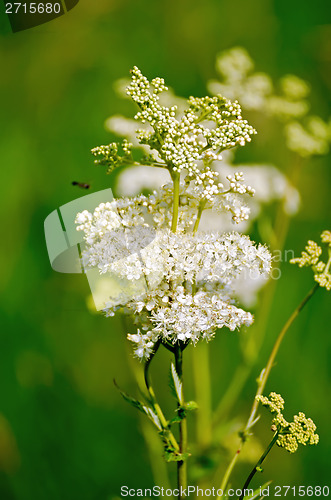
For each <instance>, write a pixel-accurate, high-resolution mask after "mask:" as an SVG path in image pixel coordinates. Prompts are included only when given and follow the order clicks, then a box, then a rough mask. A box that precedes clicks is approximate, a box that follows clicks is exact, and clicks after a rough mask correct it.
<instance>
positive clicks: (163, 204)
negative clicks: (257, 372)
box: [76, 188, 271, 358]
mask: <svg viewBox="0 0 331 500" xmlns="http://www.w3.org/2000/svg"><path fill="white" fill-rule="evenodd" d="M168 189H169V194H170V188H168ZM167 196H168V191H167V189H165V190H164V191H163V196H162V195H159V197H157V196H156V194H154V195H151V196H150V197H145V196H139V197H136V198H133V199H118V200H113V201H112V202H111V203H103V204H101V205H100V206H99V207H97V208H96V209H95V211H94V213H93V214H92V213H90V212H88V211H84V212H82V213H79V214H78V215H77V218H76V223H77V224H78V226H77V229H78V230H82V231H84V233H85V242H86V248H85V250H84V251H83V256H82V258H83V262H84V265H85V266H86V267H97V268H98V269H99V271H100V273H107V272H108V273H111V274H112V275H113V276H116V277H117V278H118V279H120V280H122V281H123V282H126V283H128V293H127V294H126V295H125V294H124V295H123V294H122V296H121V301H120V303H119V302H118V301H116V302H115V303H111V302H110V303H109V304H107V305H106V308H105V312H106V314H107V315H113V314H114V312H115V310H116V309H118V307H119V306H121V307H123V308H125V310H126V311H127V312H128V313H130V314H133V315H135V316H136V319H137V322H138V323H139V325H140V328H141V330H142V331H143V333H140V331H139V332H138V333H137V334H135V335H131V336H129V339H130V340H131V341H132V342H134V343H135V344H136V349H135V352H136V355H137V356H138V357H140V358H148V356H149V355H150V353H151V352H152V350H153V346H154V345H155V342H156V341H157V340H158V339H161V341H162V342H166V343H169V344H171V345H173V344H174V343H175V342H177V341H182V342H193V343H195V342H197V341H198V340H199V339H200V338H203V339H207V340H209V339H210V338H212V336H213V335H214V333H215V331H216V329H217V328H222V327H224V326H226V327H227V328H229V329H230V330H234V329H236V328H239V327H240V326H242V325H249V324H251V323H252V321H253V318H252V316H251V314H250V313H247V312H245V311H243V310H242V309H240V308H238V307H236V306H235V305H234V303H233V301H234V298H233V296H232V295H233V294H232V292H231V284H232V283H233V282H234V281H235V280H236V279H237V278H238V277H239V276H241V275H242V274H244V273H246V274H247V275H249V274H250V273H252V274H253V275H254V276H266V275H267V274H268V272H269V271H270V267H271V256H270V253H269V251H268V250H267V248H266V247H264V246H262V245H258V246H255V245H254V244H253V242H252V241H251V240H250V239H249V237H248V236H244V235H241V234H239V233H235V232H233V233H228V234H219V233H197V234H195V235H194V234H193V233H192V232H188V231H187V230H186V229H187V227H190V226H188V225H187V217H188V212H189V210H190V209H189V208H187V207H186V208H187V209H186V211H184V214H185V215H184V214H182V219H181V220H182V226H181V228H180V230H179V231H178V232H176V233H173V232H171V231H170V230H169V229H168V227H167V226H168V224H167V223H166V221H167V218H166V217H164V218H163V220H162V218H160V215H161V214H162V211H163V209H165V212H169V206H168V203H169V200H168V201H167ZM183 197H184V196H183ZM186 198H187V199H189V196H188V195H187V194H186ZM196 203H197V201H196ZM151 217H152V218H151ZM153 217H154V220H153ZM155 219H156V221H155ZM148 220H149V221H150V224H148V223H147V221H148ZM185 221H186V223H185ZM138 282H139V283H142V284H143V286H142V287H140V288H139V287H138V290H140V292H139V293H136V294H133V293H132V292H131V290H132V288H130V283H138ZM114 304H116V305H114Z"/></svg>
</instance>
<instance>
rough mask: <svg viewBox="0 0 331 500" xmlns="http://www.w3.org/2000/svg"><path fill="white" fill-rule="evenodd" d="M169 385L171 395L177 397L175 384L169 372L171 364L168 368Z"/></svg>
mask: <svg viewBox="0 0 331 500" xmlns="http://www.w3.org/2000/svg"><path fill="white" fill-rule="evenodd" d="M168 385H169V387H170V392H171V394H172V395H173V397H174V398H176V399H177V393H176V389H175V384H174V379H173V378H172V373H171V366H170V368H169V384H168Z"/></svg>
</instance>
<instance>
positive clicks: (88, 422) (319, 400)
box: [0, 0, 331, 500]
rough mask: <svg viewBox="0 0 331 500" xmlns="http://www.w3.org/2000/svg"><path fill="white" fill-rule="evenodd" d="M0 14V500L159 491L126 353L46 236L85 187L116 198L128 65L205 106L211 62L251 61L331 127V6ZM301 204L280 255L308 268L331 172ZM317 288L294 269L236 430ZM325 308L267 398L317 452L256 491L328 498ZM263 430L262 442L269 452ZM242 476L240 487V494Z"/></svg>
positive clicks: (229, 348)
mask: <svg viewBox="0 0 331 500" xmlns="http://www.w3.org/2000/svg"><path fill="white" fill-rule="evenodd" d="M1 9H2V12H1V23H2V35H1V38H0V40H1V46H0V64H1V73H0V89H1V117H0V120H1V122H0V123H1V134H0V144H1V149H0V151H1V155H0V158H1V187H2V189H1V197H0V202H1V215H2V224H1V226H2V237H1V247H0V248H1V252H2V258H1V292H2V299H1V303H0V311H1V336H0V339H1V352H0V374H1V375H0V380H1V384H0V387H1V398H0V479H1V484H0V499H1V500H12V499H13V500H14V499H15V500H60V499H61V500H67V499H68V500H69V499H70V500H76V499H77V500H78V499H79V500H92V499H93V500H103V499H105V500H109V499H110V498H113V497H116V496H117V497H118V496H119V493H120V486H121V485H123V484H127V485H129V486H130V487H150V486H151V485H152V484H153V479H152V474H151V468H150V464H149V460H148V455H147V452H146V448H145V444H144V441H143V438H142V434H141V431H140V426H139V422H138V417H137V414H136V413H135V411H134V410H133V409H132V408H131V407H129V406H127V405H126V403H125V402H124V401H123V400H122V399H121V398H120V396H119V394H118V392H117V391H116V389H115V388H114V386H113V382H112V380H113V378H114V377H116V379H117V380H118V382H119V383H120V385H121V386H122V387H125V388H126V389H127V390H128V392H131V393H134V392H135V382H134V380H133V376H132V373H131V371H130V368H129V363H128V354H127V346H126V342H125V338H124V334H123V333H122V325H121V323H120V321H119V320H118V319H106V318H104V317H103V316H101V315H97V314H93V313H92V312H91V311H90V310H89V309H88V307H87V304H86V298H87V297H88V295H89V288H88V285H87V282H86V280H85V278H84V276H82V275H64V274H57V273H55V272H54V271H53V270H52V269H51V267H50V263H49V260H48V256H47V251H46V246H45V240H44V233H43V221H44V219H45V218H46V216H47V215H48V214H49V213H50V212H51V211H53V210H54V209H55V208H57V207H59V206H61V205H63V204H65V203H67V202H69V201H71V200H72V199H74V198H76V197H78V196H82V195H84V194H86V193H85V192H82V191H80V190H79V189H78V188H75V187H73V186H72V185H71V182H72V181H73V180H78V181H83V182H91V185H92V189H93V191H97V190H98V189H103V188H106V187H112V178H110V177H106V176H105V175H104V172H103V171H101V170H98V169H97V168H96V167H94V166H93V163H92V160H91V157H90V153H89V150H90V149H91V148H92V147H94V146H96V145H99V144H102V143H107V142H109V141H110V135H109V134H108V133H107V132H106V131H105V129H104V127H103V123H104V120H105V119H106V118H107V117H108V116H110V115H111V114H114V113H128V112H130V113H131V111H132V108H131V107H130V106H129V104H128V103H127V102H125V101H121V100H119V99H118V97H117V96H116V94H115V92H114V90H113V83H114V81H115V80H116V79H118V78H122V77H127V75H128V71H129V68H131V67H132V66H133V65H138V66H139V67H140V68H141V69H142V70H143V72H144V73H145V74H146V75H147V76H149V77H153V76H156V75H160V76H164V78H165V79H166V82H167V83H169V85H170V86H171V87H173V88H174V89H175V90H176V93H177V94H179V95H183V96H189V95H204V94H205V92H206V89H205V82H206V81H207V80H208V79H209V78H212V77H215V70H214V61H215V56H216V54H217V53H218V52H219V51H221V50H223V49H226V48H230V47H232V46H235V45H242V46H244V47H246V48H247V50H248V51H249V52H250V54H251V55H252V57H253V59H254V60H255V61H256V65H257V69H258V70H260V71H266V72H268V73H270V74H271V75H272V76H273V77H274V78H278V77H280V76H282V75H283V74H286V73H289V72H291V73H295V74H297V75H298V76H300V77H302V78H304V79H306V80H307V81H308V82H310V84H311V86H312V89H313V91H312V106H313V110H314V111H315V112H316V113H319V114H320V115H321V116H322V117H323V118H327V117H328V116H330V111H331V109H330V104H331V103H330V92H331V13H330V9H329V5H328V2H327V0H315V2H313V3H311V2H302V1H299V0H292V1H291V2H288V1H287V0H274V1H272V0H251V1H249V2H247V1H246V0H237V1H236V2H234V1H233V0H205V1H204V2H198V1H196V0H191V1H188V0H179V1H175V0H169V1H167V2H161V1H155V0H154V1H152V0H150V1H145V0H142V1H140V2H133V1H129V0H98V1H97V2H96V1H92V0H80V2H79V4H78V6H77V7H75V8H74V9H73V10H72V11H71V12H70V13H68V14H66V15H65V16H63V17H61V18H59V19H57V20H55V21H53V22H51V23H48V24H45V25H42V26H40V27H37V28H34V29H31V30H27V31H24V32H20V33H16V34H12V33H10V30H9V27H8V23H7V20H6V18H5V15H4V13H3V5H1ZM328 9H329V10H328ZM259 134H260V135H261V136H262V134H263V130H259ZM281 149H282V145H281V144H280V145H279V148H278V145H277V144H276V146H275V145H274V146H273V149H270V150H268V155H267V157H266V156H265V151H264V152H263V155H262V154H261V158H259V157H257V160H259V161H262V160H268V161H269V162H274V163H275V164H276V165H278V166H279V167H280V168H282V167H283V158H282V157H280V156H279V150H281ZM255 152H256V154H257V156H258V154H259V152H258V149H256V151H255ZM245 154H247V155H248V157H247V158H248V159H249V154H250V153H249V150H248V152H247V153H243V156H242V158H245ZM262 156H263V158H262ZM299 190H300V192H301V195H302V207H301V210H300V213H299V214H298V215H297V216H296V217H295V219H294V220H293V221H292V223H291V226H290V231H289V236H288V238H287V241H286V248H292V249H294V250H295V252H296V253H298V252H299V251H300V250H301V249H302V248H303V246H304V244H305V242H306V241H307V239H308V238H312V239H317V238H318V235H319V233H320V232H321V230H323V229H326V228H329V229H331V228H330V212H331V211H330V208H331V203H330V199H331V172H330V156H327V157H323V158H317V159H313V160H312V161H311V162H310V163H309V164H308V165H307V166H306V167H305V168H304V169H302V172H301V173H300V179H299ZM311 285H312V277H311V275H310V273H309V272H308V271H300V270H298V269H297V268H294V267H293V266H292V267H291V266H290V265H289V264H288V263H284V265H283V266H282V279H281V280H279V282H278V284H277V292H276V296H275V300H274V303H273V309H272V315H271V317H270V320H269V324H268V329H267V336H266V340H265V343H264V346H263V349H262V353H261V358H260V360H259V364H258V366H257V367H256V368H255V369H254V371H253V374H252V377H251V379H250V382H249V383H247V385H246V386H245V390H244V392H243V395H242V397H241V399H240V401H239V402H238V403H237V404H236V405H235V406H234V408H233V410H232V415H231V416H232V417H234V416H236V415H237V414H239V416H240V418H241V419H242V422H243V421H244V419H245V416H247V412H248V411H249V408H250V404H251V401H252V397H253V394H254V390H255V385H254V378H255V377H256V376H257V375H258V372H259V369H261V367H262V366H263V363H265V360H266V356H267V355H268V353H269V352H270V349H271V347H272V345H273V341H274V339H275V336H276V335H277V332H278V331H279V329H280V327H281V326H282V324H283V323H284V321H285V320H286V319H287V317H288V315H289V314H290V313H291V312H292V310H293V309H294V307H296V305H297V304H298V302H299V301H300V300H301V298H302V297H303V296H304V294H305V293H306V292H307V291H308V290H309V289H310V287H311ZM330 299H331V297H330V294H329V296H328V294H327V293H326V292H325V291H324V290H323V291H320V292H319V294H318V295H316V296H315V297H314V299H313V300H312V301H311V303H310V304H309V306H308V307H307V308H306V309H305V310H304V311H303V312H302V314H301V316H300V317H299V319H298V320H297V321H296V323H295V324H294V325H293V327H292V329H291V331H290V333H289V335H288V337H287V338H286V340H285V342H284V344H283V346H282V349H281V351H280V353H279V356H278V360H277V365H276V367H275V368H274V370H273V372H272V374H271V377H270V380H269V382H268V387H267V388H268V390H275V391H276V392H280V393H281V394H283V395H284V397H285V399H286V402H287V410H288V415H293V413H295V412H297V411H299V410H302V411H305V412H306V413H307V414H308V415H309V416H312V417H313V419H314V420H315V422H316V423H317V425H318V432H319V434H320V444H319V445H318V446H317V447H311V448H307V449H306V448H302V449H300V451H299V452H298V453H297V454H296V455H295V456H290V455H289V454H286V453H285V452H284V451H283V450H279V449H275V450H274V451H273V453H272V456H271V457H270V459H269V460H268V462H266V466H265V473H264V477H263V478H262V479H260V478H259V479H258V481H260V482H261V481H263V480H267V479H269V478H274V483H275V484H280V485H282V484H287V485H291V486H293V485H300V484H302V485H306V486H307V485H309V484H312V485H318V484H320V485H324V484H328V483H329V470H330V463H329V456H330V430H329V428H330V427H329V426H330V424H329V421H330V411H331V408H330V403H329V399H330V364H329V358H330V340H329V338H330V330H331V328H330V324H331V317H330V304H331V302H330ZM256 314H259V312H258V309H257V313H256ZM238 335H241V334H240V333H239V334H235V335H233V334H228V333H223V332H222V333H221V334H219V335H218V336H217V338H216V339H215V340H214V341H213V343H212V345H210V347H211V362H212V368H211V369H212V375H213V383H214V393H215V403H216V399H217V396H218V397H219V396H220V395H221V393H222V392H223V391H224V390H225V388H226V386H227V384H228V383H229V380H230V378H231V374H232V373H233V371H234V369H235V366H236V364H237V363H238V362H239V350H238ZM247 335H249V332H247ZM187 353H188V354H187V360H188V361H187V364H188V367H187V375H186V382H187V392H188V394H190V393H192V383H191V375H192V374H191V371H190V357H191V354H192V353H191V351H190V350H189V349H188V350H187ZM167 371H168V357H167V356H166V355H163V356H161V359H160V364H159V365H158V367H156V368H155V367H154V369H153V375H154V378H155V381H156V388H157V389H158V391H159V392H160V394H161V396H160V400H161V402H162V404H163V405H164V406H165V407H166V408H167V407H169V408H170V402H169V401H170V398H169V397H168V395H167V391H166V378H167ZM192 395H193V394H192ZM171 403H172V402H171ZM246 418H247V417H246ZM268 422H269V421H268V419H265V420H264V423H265V426H264V427H263V425H261V426H260V427H259V428H258V429H257V433H258V435H259V436H260V438H261V440H262V441H263V442H266V441H267V439H268V433H269V431H268V429H267V426H268ZM170 469H171V471H172V473H173V466H170ZM248 470H249V466H248V465H247V464H244V465H242V467H241V468H239V469H238V474H237V475H235V476H234V482H235V485H236V486H237V487H239V486H241V485H242V479H241V478H242V477H243V476H242V474H245V473H246V472H248ZM257 484H260V483H257ZM288 497H290V498H291V496H290V494H289V495H288Z"/></svg>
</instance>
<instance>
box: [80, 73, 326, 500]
mask: <svg viewBox="0 0 331 500" xmlns="http://www.w3.org/2000/svg"><path fill="white" fill-rule="evenodd" d="M166 92H167V87H166V86H165V82H164V80H163V79H162V78H154V79H153V80H152V81H151V82H149V80H148V79H147V78H146V77H145V76H143V74H142V73H141V71H140V70H139V69H138V68H137V67H135V68H134V69H133V70H132V72H131V82H130V84H129V86H128V87H127V94H128V96H129V97H130V98H131V99H132V100H133V101H134V102H135V103H136V105H137V107H138V112H137V114H136V115H135V120H136V121H137V123H139V124H140V128H138V129H137V131H136V140H135V142H136V144H138V146H139V147H138V148H136V147H134V146H133V143H132V142H129V141H128V140H127V139H124V140H123V141H122V142H121V143H115V142H114V143H112V144H109V145H106V146H99V147H96V148H94V149H93V150H92V154H93V155H94V157H95V164H96V165H100V166H104V167H106V169H107V173H111V172H112V171H113V170H114V169H115V168H117V167H123V166H129V167H133V166H134V167H137V166H138V167H139V166H148V167H149V168H150V169H153V168H158V169H160V168H161V169H163V170H164V172H165V173H166V176H167V179H166V182H165V183H164V185H163V186H162V187H161V188H160V189H159V190H157V191H153V192H152V193H151V194H149V195H143V194H140V195H137V196H134V197H131V198H125V197H123V198H118V199H114V200H112V201H111V202H106V203H102V204H100V205H99V206H98V207H96V208H95V210H94V211H93V212H89V211H87V210H85V211H83V212H81V213H79V214H77V217H76V224H77V230H78V231H83V232H84V240H85V247H84V250H83V252H82V260H83V264H84V267H85V268H96V269H98V271H99V272H100V274H105V275H110V276H111V277H112V279H113V280H115V281H116V282H117V283H118V284H119V286H118V287H116V290H115V289H114V290H111V289H110V290H109V300H108V301H107V302H106V303H105V307H104V313H105V315H106V316H113V315H114V314H116V313H120V314H125V315H127V316H130V318H131V319H132V321H133V323H134V325H135V331H134V332H131V333H128V334H127V338H128V340H129V341H130V343H131V345H132V348H133V353H134V355H135V356H136V357H137V358H138V359H139V360H140V361H141V362H142V363H143V366H144V381H145V386H146V387H145V393H146V395H145V399H144V400H143V401H140V400H138V399H136V398H133V397H131V396H129V395H128V394H127V393H125V392H124V391H122V390H121V389H120V392H121V394H122V396H123V397H124V399H126V400H127V401H128V402H129V403H130V404H132V405H133V406H135V407H136V408H137V409H138V410H140V411H141V412H142V413H144V414H145V415H146V416H147V417H148V418H149V419H150V420H151V421H152V423H153V424H154V426H155V427H156V430H157V432H158V434H159V436H160V438H161V442H162V444H163V450H164V458H165V459H166V461H168V462H177V478H178V486H179V487H182V488H184V489H185V488H186V485H187V462H188V461H189V457H190V446H189V442H188V435H187V416H188V413H189V412H190V411H192V410H197V411H200V410H199V409H197V404H196V403H195V402H194V401H186V400H185V391H184V386H183V352H184V350H185V349H186V347H187V346H188V345H189V344H193V345H194V349H199V348H200V345H199V344H201V342H209V341H211V340H212V339H213V337H214V336H215V335H216V334H217V335H219V334H221V333H222V332H223V329H225V330H226V331H228V330H230V331H235V330H240V329H241V328H246V327H248V326H250V325H252V323H253V321H254V318H253V316H252V314H251V313H250V312H248V311H246V310H244V309H242V308H240V307H239V306H238V303H237V301H236V286H235V285H236V283H237V281H238V279H240V278H243V279H245V278H247V277H249V276H250V274H253V275H254V276H255V277H257V278H266V277H268V275H269V274H270V271H271V263H272V257H271V254H270V252H269V250H268V248H267V247H266V246H265V245H262V244H255V243H254V242H253V241H252V240H251V239H250V238H249V237H248V236H247V235H244V234H241V233H240V232H238V231H234V230H232V231H230V232H217V231H211V232H209V231H202V230H201V228H200V227H199V226H200V222H201V218H202V215H203V213H205V212H206V211H212V212H214V213H217V214H222V215H223V216H224V214H225V215H226V216H227V217H228V218H229V219H230V220H231V221H232V224H233V227H234V228H235V227H236V225H238V224H240V223H242V221H245V220H247V219H248V217H249V214H250V209H249V207H248V205H247V203H246V201H247V199H249V198H250V197H252V196H254V193H255V191H254V188H253V187H252V186H250V185H248V184H247V183H246V182H245V179H244V176H243V173H242V172H234V173H233V174H229V173H228V174H227V175H225V176H222V170H221V169H219V171H216V170H215V169H214V163H215V162H218V163H219V162H221V160H222V153H223V152H225V151H227V150H229V149H231V148H234V147H236V146H245V144H246V143H248V142H250V141H251V138H252V136H254V134H255V133H256V131H255V129H254V128H253V127H252V126H251V125H250V124H249V123H248V122H247V120H245V119H244V118H243V117H242V112H241V107H240V105H239V103H238V102H237V101H231V100H229V99H227V98H225V97H223V96H222V95H221V94H217V95H215V96H213V97H202V98H201V97H199V98H194V97H190V98H189V99H188V100H187V102H186V107H184V106H182V105H181V106H179V107H177V106H176V105H172V106H166V105H164V104H161V102H160V97H161V96H162V93H166ZM181 104H182V103H181ZM140 146H143V151H142V149H141V148H140ZM322 240H323V241H324V242H325V243H328V245H329V246H330V244H331V243H330V241H331V237H330V233H329V232H324V233H323V235H322ZM314 248H315V247H314ZM314 252H315V253H314ZM314 252H313V251H310V250H309V251H308V252H307V255H308V257H307V259H308V260H309V259H310V257H309V256H311V258H312V259H313V260H314V263H313V265H314V266H317V267H316V269H315V268H314V272H315V276H316V273H317V274H318V273H319V274H318V276H320V275H322V273H324V274H323V279H325V277H326V276H329V274H328V272H329V266H330V259H329V261H328V263H327V264H326V265H324V267H323V269H322V264H321V263H320V262H319V261H318V257H319V255H320V254H319V253H318V250H317V249H316V248H315V249H314ZM312 253H314V255H312ZM317 254H318V255H317ZM307 259H306V261H307V262H308V260H307ZM316 259H317V260H316ZM306 261H305V263H306ZM300 262H301V261H300ZM310 262H312V260H309V263H310ZM299 265H301V264H300V263H299ZM302 265H304V264H302ZM308 265H311V264H308ZM315 280H316V277H315ZM316 281H318V280H316ZM318 283H319V284H321V286H325V285H323V284H322V279H320V280H319V281H318ZM326 288H327V287H326ZM307 300H308V299H307V298H306V299H305V301H304V303H303V305H304V304H305V303H306V302H307ZM303 305H300V306H299V307H301V308H302V307H303ZM292 321H293V318H292V319H291V318H290V320H289V322H287V324H286V325H285V327H284V329H283V330H282V332H281V333H280V336H279V338H278V340H277V342H276V344H275V347H274V349H273V351H272V353H271V356H270V358H269V361H268V364H267V365H266V367H265V368H264V370H263V371H262V372H261V376H260V379H259V381H258V390H257V394H256V398H255V400H254V403H253V407H252V411H251V414H250V416H249V419H248V421H247V425H246V427H245V428H244V429H243V430H242V431H241V433H240V436H241V445H240V446H241V447H242V446H243V445H244V444H245V443H246V442H247V441H248V438H249V436H250V435H251V434H252V429H253V427H254V425H255V424H256V422H257V420H258V415H257V407H258V404H259V402H261V403H262V404H263V405H266V406H268V407H269V409H270V410H271V411H272V412H273V413H276V416H275V418H274V421H273V424H272V425H273V429H274V432H275V436H276V437H277V439H276V437H274V441H273V444H274V443H275V442H277V444H278V445H279V446H282V447H284V448H286V449H288V450H289V451H295V450H294V448H295V445H296V444H298V443H303V444H305V443H306V442H308V441H309V442H310V443H311V444H312V443H313V442H314V443H317V437H316V435H315V434H314V431H315V427H314V424H313V423H312V421H311V420H310V419H306V417H305V416H304V414H302V413H300V414H299V415H298V416H296V417H295V418H294V422H292V423H288V422H287V421H285V419H284V418H283V417H282V414H281V410H282V408H283V400H282V398H281V397H280V396H278V395H275V394H274V393H272V394H271V395H270V398H269V399H267V398H264V397H263V396H262V394H263V390H264V387H265V384H266V381H267V378H268V375H269V372H270V370H271V367H272V364H273V361H274V358H275V356H276V353H277V351H278V348H279V345H280V342H281V340H282V338H283V336H284V334H285V332H286V331H287V330H288V328H289V326H290V324H291V322H292ZM163 348H164V349H167V350H168V351H170V352H171V354H172V355H173V362H172V364H171V367H170V389H171V391H172V393H173V395H174V396H175V398H176V400H177V407H176V408H175V411H174V414H173V416H172V417H170V418H169V417H167V416H166V415H165V413H164V412H163V410H162V409H161V407H160V405H159V403H158V400H157V397H156V394H155V391H154V388H153V385H152V382H151V377H150V373H149V367H150V363H151V361H152V360H153V359H155V358H156V357H157V353H158V351H159V349H163ZM154 362H155V361H154ZM177 427H179V429H178V430H177ZM290 447H291V449H290ZM270 449H271V448H270ZM269 451H270V450H269ZM269 451H268V452H269ZM265 456H266V455H264V457H263V459H264V458H265ZM238 457H239V453H238V452H237V453H236V456H235V458H234V459H233V460H232V461H231V463H230V465H229V467H228V468H227V470H226V471H225V474H224V477H223V480H222V484H221V491H224V492H225V491H226V488H227V484H228V481H229V478H230V474H231V472H232V470H233V468H234V465H235V463H236V461H237V459H238ZM261 463H262V462H261ZM256 470H257V469H256V468H255V472H256ZM255 472H254V474H255ZM254 474H253V475H254ZM252 477H253V476H250V477H249V478H248V483H249V482H250V480H251V479H252ZM246 483H247V481H246ZM182 496H185V494H183V493H182V492H181V490H179V497H182Z"/></svg>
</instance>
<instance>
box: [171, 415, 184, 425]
mask: <svg viewBox="0 0 331 500" xmlns="http://www.w3.org/2000/svg"><path fill="white" fill-rule="evenodd" d="M182 420H183V419H182V418H180V416H179V415H176V416H175V417H173V418H172V419H171V420H169V425H172V424H178V423H180V422H181V421H182Z"/></svg>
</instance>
